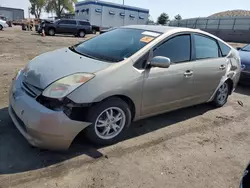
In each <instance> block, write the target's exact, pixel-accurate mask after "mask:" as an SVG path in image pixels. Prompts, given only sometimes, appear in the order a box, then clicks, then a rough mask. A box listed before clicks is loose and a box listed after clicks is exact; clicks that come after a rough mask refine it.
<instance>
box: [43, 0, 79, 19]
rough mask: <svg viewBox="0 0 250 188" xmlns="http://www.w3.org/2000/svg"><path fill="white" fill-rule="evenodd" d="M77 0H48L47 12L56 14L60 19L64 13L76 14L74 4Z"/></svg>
mask: <svg viewBox="0 0 250 188" xmlns="http://www.w3.org/2000/svg"><path fill="white" fill-rule="evenodd" d="M76 2H77V0H47V5H46V12H55V13H56V16H57V17H58V18H60V17H61V15H62V13H64V11H65V10H66V11H69V12H71V13H73V12H74V3H76Z"/></svg>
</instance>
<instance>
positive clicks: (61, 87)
mask: <svg viewBox="0 0 250 188" xmlns="http://www.w3.org/2000/svg"><path fill="white" fill-rule="evenodd" d="M94 76H95V75H94V74H90V73H76V74H72V75H69V76H67V77H64V78H62V79H60V80H57V81H55V82H54V83H52V84H51V85H49V86H48V87H47V88H46V89H45V90H44V91H43V96H45V97H48V98H54V99H61V98H64V97H66V96H67V95H68V94H70V93H71V92H73V91H74V90H75V89H76V88H78V87H79V86H81V85H82V84H84V83H86V82H88V81H89V80H91V79H92V78H93V77H94Z"/></svg>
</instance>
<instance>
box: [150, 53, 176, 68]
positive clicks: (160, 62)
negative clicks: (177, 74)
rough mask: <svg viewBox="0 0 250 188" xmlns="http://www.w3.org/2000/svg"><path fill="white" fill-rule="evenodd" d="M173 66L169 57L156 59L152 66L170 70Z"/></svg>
mask: <svg viewBox="0 0 250 188" xmlns="http://www.w3.org/2000/svg"><path fill="white" fill-rule="evenodd" d="M170 64H171V61H170V59H169V58H168V57H163V56H156V57H154V58H153V59H152V60H151V62H150V65H151V66H152V67H159V68H168V67H169V66H170Z"/></svg>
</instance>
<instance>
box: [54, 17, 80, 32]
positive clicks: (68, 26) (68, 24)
mask: <svg viewBox="0 0 250 188" xmlns="http://www.w3.org/2000/svg"><path fill="white" fill-rule="evenodd" d="M76 32H77V25H76V21H75V20H61V21H60V22H59V23H58V27H57V33H65V34H74V33H76Z"/></svg>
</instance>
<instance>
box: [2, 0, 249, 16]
mask: <svg viewBox="0 0 250 188" xmlns="http://www.w3.org/2000/svg"><path fill="white" fill-rule="evenodd" d="M78 1H81V0H78ZM108 1H109V2H113V3H122V0H108ZM124 1H125V4H126V5H130V6H137V7H141V8H146V9H149V10H150V15H151V16H152V18H153V19H154V20H155V21H156V20H157V17H158V16H159V15H160V14H161V13H162V12H166V13H167V14H168V15H169V17H170V19H173V18H174V16H175V15H177V14H180V15H181V16H182V18H193V17H206V16H209V15H211V14H214V13H217V12H221V11H226V10H235V9H244V10H246V9H250V1H249V0H206V1H204V0H184V1H183V0H182V1H181V0H180V1H173V0H124ZM0 6H6V7H12V8H21V9H24V11H25V17H28V7H29V6H30V4H29V0H0ZM42 17H43V18H46V17H48V15H47V14H46V13H44V14H43V15H42Z"/></svg>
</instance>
